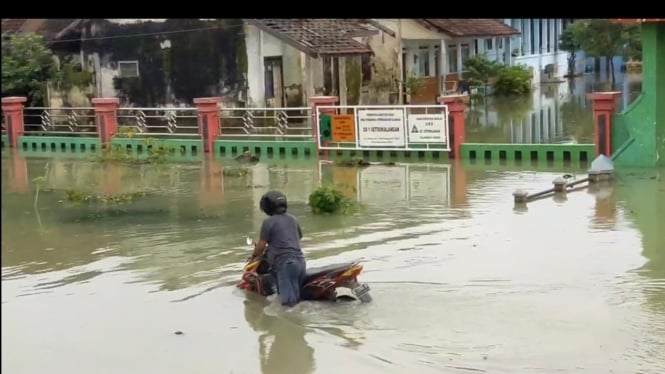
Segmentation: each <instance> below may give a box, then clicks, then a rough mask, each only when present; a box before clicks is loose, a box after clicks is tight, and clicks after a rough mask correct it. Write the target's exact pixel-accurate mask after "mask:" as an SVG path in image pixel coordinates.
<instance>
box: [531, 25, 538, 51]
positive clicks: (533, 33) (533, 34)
mask: <svg viewBox="0 0 665 374" xmlns="http://www.w3.org/2000/svg"><path fill="white" fill-rule="evenodd" d="M529 27H530V29H531V30H530V31H531V54H536V53H538V51H537V50H536V38H537V37H538V34H536V20H535V19H533V18H531V19H530V20H529Z"/></svg>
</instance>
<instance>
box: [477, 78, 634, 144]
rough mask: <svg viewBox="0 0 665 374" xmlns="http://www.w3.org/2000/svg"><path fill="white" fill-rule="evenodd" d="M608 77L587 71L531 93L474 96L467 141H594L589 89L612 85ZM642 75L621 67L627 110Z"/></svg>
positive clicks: (620, 104)
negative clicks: (625, 70)
mask: <svg viewBox="0 0 665 374" xmlns="http://www.w3.org/2000/svg"><path fill="white" fill-rule="evenodd" d="M607 80H608V77H607V76H606V75H603V74H600V75H596V74H588V75H585V76H582V77H579V78H577V79H574V80H566V81H565V82H561V83H547V84H542V85H540V86H538V87H536V89H535V90H534V91H533V93H532V94H531V95H529V96H526V97H520V98H493V97H488V98H486V99H482V98H481V99H480V100H473V101H472V102H471V105H470V108H469V111H468V112H467V114H466V140H467V141H468V142H473V143H518V144H531V143H533V144H540V143H558V144H563V143H593V115H592V112H591V102H589V100H588V99H587V98H586V94H587V93H591V92H596V91H607V90H609V86H610V84H609V83H608V81H607ZM641 89H642V74H641V73H637V74H627V73H620V72H617V74H616V83H615V88H614V90H615V91H619V92H621V93H622V95H621V97H620V98H619V99H617V108H618V110H622V109H624V108H625V107H627V106H628V105H629V104H630V103H631V102H632V101H633V100H635V99H636V98H637V96H638V95H639V93H640V91H641Z"/></svg>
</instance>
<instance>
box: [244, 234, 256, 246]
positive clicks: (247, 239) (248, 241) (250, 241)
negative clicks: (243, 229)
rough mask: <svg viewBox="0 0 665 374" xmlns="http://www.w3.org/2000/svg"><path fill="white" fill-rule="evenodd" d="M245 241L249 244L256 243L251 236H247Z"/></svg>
mask: <svg viewBox="0 0 665 374" xmlns="http://www.w3.org/2000/svg"><path fill="white" fill-rule="evenodd" d="M245 242H246V243H247V245H254V241H253V240H252V238H250V237H249V236H248V237H247V238H245Z"/></svg>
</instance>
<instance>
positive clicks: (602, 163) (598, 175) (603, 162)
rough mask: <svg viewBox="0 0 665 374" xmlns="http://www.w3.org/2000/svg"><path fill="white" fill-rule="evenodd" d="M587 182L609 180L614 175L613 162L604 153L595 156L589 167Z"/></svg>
mask: <svg viewBox="0 0 665 374" xmlns="http://www.w3.org/2000/svg"><path fill="white" fill-rule="evenodd" d="M588 173H589V184H591V183H598V182H602V181H610V180H612V178H613V177H614V164H613V163H612V160H610V159H609V158H608V157H606V156H604V155H600V156H598V157H596V159H595V160H593V162H592V163H591V168H589V171H588Z"/></svg>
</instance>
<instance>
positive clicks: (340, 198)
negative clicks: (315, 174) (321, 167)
mask: <svg viewBox="0 0 665 374" xmlns="http://www.w3.org/2000/svg"><path fill="white" fill-rule="evenodd" d="M355 205H356V202H355V201H353V200H351V199H350V198H349V197H347V196H346V195H345V194H344V192H343V191H342V188H341V187H340V186H337V185H331V184H324V185H321V186H319V188H317V189H316V190H314V192H312V193H311V194H310V195H309V206H310V207H311V208H312V213H314V214H339V213H341V214H345V213H348V212H350V211H351V210H352V208H353V207H354V206H355Z"/></svg>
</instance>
